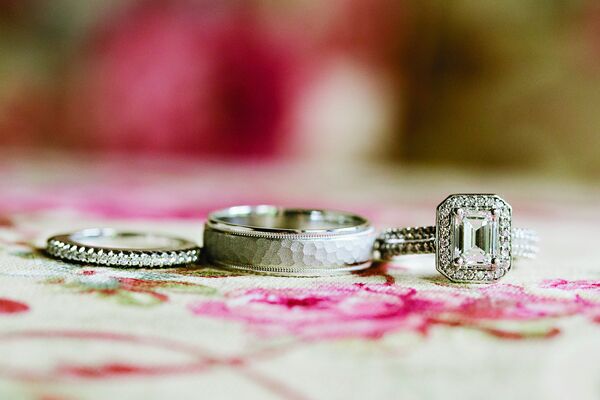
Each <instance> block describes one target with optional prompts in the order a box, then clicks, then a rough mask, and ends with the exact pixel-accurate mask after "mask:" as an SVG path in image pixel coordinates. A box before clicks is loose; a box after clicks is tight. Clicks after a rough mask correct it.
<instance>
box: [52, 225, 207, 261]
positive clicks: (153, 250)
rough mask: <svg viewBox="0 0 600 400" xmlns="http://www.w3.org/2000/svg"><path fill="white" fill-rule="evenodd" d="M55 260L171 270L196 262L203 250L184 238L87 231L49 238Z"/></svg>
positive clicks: (97, 230)
mask: <svg viewBox="0 0 600 400" xmlns="http://www.w3.org/2000/svg"><path fill="white" fill-rule="evenodd" d="M46 251H47V252H48V254H50V255H52V256H53V257H56V258H59V259H62V260H66V261H74V262H79V263H87V264H97V265H106V266H109V267H168V266H173V265H182V264H190V263H193V262H196V261H197V259H198V257H199V255H200V249H199V248H198V246H197V245H196V244H195V243H193V242H190V241H188V240H185V239H180V238H176V237H171V236H166V235H162V234H153V233H134V232H120V231H117V230H115V229H101V228H93V229H84V230H82V231H78V232H74V233H70V234H65V235H56V236H52V237H51V238H49V239H48V242H47V246H46Z"/></svg>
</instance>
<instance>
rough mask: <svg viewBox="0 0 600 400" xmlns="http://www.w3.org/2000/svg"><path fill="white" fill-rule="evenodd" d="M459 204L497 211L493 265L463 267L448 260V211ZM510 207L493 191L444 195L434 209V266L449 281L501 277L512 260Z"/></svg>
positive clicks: (451, 239)
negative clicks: (443, 198)
mask: <svg viewBox="0 0 600 400" xmlns="http://www.w3.org/2000/svg"><path fill="white" fill-rule="evenodd" d="M459 208H468V209H474V210H482V211H491V210H497V212H498V232H499V246H498V256H497V264H496V265H492V264H490V265H487V268H486V269H466V268H464V267H461V266H457V265H455V264H454V262H453V260H452V247H453V243H452V241H453V238H452V229H451V227H452V213H453V212H454V210H456V209H459ZM511 224H512V209H511V206H510V205H509V204H508V203H507V202H506V201H505V200H503V199H502V198H500V197H499V196H497V195H493V194H456V195H452V196H450V197H448V198H447V199H446V200H444V201H443V202H442V203H441V204H440V205H439V206H438V208H437V212H436V225H437V237H436V268H437V270H438V271H439V272H440V273H441V274H443V275H444V276H446V277H447V278H448V279H450V280H451V281H453V282H464V283H490V282H495V281H497V280H498V279H500V278H502V277H503V276H504V275H506V273H507V272H508V271H509V270H510V268H511V264H512V257H511V254H512V239H511V231H512V230H511Z"/></svg>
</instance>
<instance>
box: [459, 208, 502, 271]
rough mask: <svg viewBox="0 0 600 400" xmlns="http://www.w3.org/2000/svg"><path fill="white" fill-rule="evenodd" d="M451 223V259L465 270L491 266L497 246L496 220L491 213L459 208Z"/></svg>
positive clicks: (490, 211) (489, 211)
mask: <svg viewBox="0 0 600 400" xmlns="http://www.w3.org/2000/svg"><path fill="white" fill-rule="evenodd" d="M453 222H454V229H453V236H452V243H453V244H454V246H453V256H452V257H453V259H454V260H455V261H458V262H459V263H460V264H461V265H463V266H464V267H465V268H471V267H486V266H488V265H490V264H492V261H493V260H494V258H495V257H496V253H497V251H498V244H499V240H498V239H499V236H498V219H497V218H496V216H494V213H493V211H492V210H477V209H464V210H463V209H462V208H459V209H457V210H456V211H455V213H454V221H453Z"/></svg>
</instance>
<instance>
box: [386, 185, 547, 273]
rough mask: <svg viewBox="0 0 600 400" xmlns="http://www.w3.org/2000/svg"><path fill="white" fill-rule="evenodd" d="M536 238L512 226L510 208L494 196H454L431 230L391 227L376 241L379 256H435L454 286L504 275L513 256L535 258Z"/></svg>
mask: <svg viewBox="0 0 600 400" xmlns="http://www.w3.org/2000/svg"><path fill="white" fill-rule="evenodd" d="M538 242H539V238H538V236H537V234H536V233H535V232H534V231H533V230H529V229H519V228H513V227H512V207H511V206H510V204H508V203H507V202H506V201H505V200H503V199H502V198H500V197H499V196H497V195H493V194H455V195H451V196H450V197H448V198H447V199H446V200H444V201H443V202H442V203H441V204H440V205H439V206H438V207H437V213H436V226H424V227H415V228H394V229H388V230H387V231H384V232H383V233H382V234H381V235H380V236H379V237H378V238H377V240H376V243H375V251H376V253H378V258H380V259H383V260H389V259H391V258H393V257H395V256H400V255H405V254H427V253H435V255H436V269H437V270H438V271H439V272H440V273H441V274H443V275H444V276H446V277H447V278H448V279H450V280H451V281H454V282H472V283H487V282H494V281H497V280H498V279H500V278H501V277H503V276H504V275H505V274H506V273H507V272H508V271H509V270H510V269H511V267H512V264H513V260H514V259H515V258H535V256H536V255H537V253H538Z"/></svg>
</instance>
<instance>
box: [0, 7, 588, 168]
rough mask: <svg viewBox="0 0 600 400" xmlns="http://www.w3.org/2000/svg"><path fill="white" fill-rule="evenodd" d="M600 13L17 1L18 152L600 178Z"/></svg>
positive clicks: (4, 27) (0, 29)
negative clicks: (462, 170)
mask: <svg viewBox="0 0 600 400" xmlns="http://www.w3.org/2000/svg"><path fill="white" fill-rule="evenodd" d="M599 43H600V7H599V6H598V5H597V3H596V2H594V1H592V0H589V1H585V0H582V1H575V2H568V1H547V2H540V1H533V0H526V1H520V2H497V1H492V0H482V1H476V2H474V1H453V2H445V1H434V0H432V1H424V2H421V1H385V0H375V1H359V0H338V1H330V2H319V1H313V0H302V1H300V0H293V1H285V2H275V1H267V0H256V1H241V2H240V1H191V0H177V1H158V0H157V1H133V0H128V1H116V0H112V1H101V0H90V1H83V2H82V1H76V0H58V1H53V2H46V1H36V0H23V1H19V0H1V1H0V145H1V146H2V150H4V152H5V153H10V154H14V152H20V151H26V152H31V151H34V152H38V151H41V152H42V153H44V152H48V151H52V152H54V151H56V152H62V153H68V154H79V153H81V154H90V153H91V154H127V155H128V156H135V155H144V156H146V155H152V156H164V155H169V156H177V157H179V156H181V157H185V158H191V159H197V160H207V159H208V160H214V159H223V160H230V161H236V160H247V159H251V160H257V159H258V160H285V161H288V160H292V161H298V160H299V161H302V162H310V163H315V164H317V165H318V164H323V165H327V164H328V163H335V164H336V165H344V164H357V163H374V164H385V165H390V168H397V167H401V166H403V165H412V164H416V165H419V166H424V165H425V166H433V167H436V168H446V167H448V166H451V167H453V168H454V167H459V168H465V169H467V170H470V171H481V170H502V171H528V172H533V173H535V174H539V175H545V176H550V177H568V178H572V177H584V178H597V177H598V176H600V157H599V155H600V134H599V132H598V131H599V128H600V112H599V111H600V110H599V109H598V108H599V107H600V106H599V105H600V46H599Z"/></svg>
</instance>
